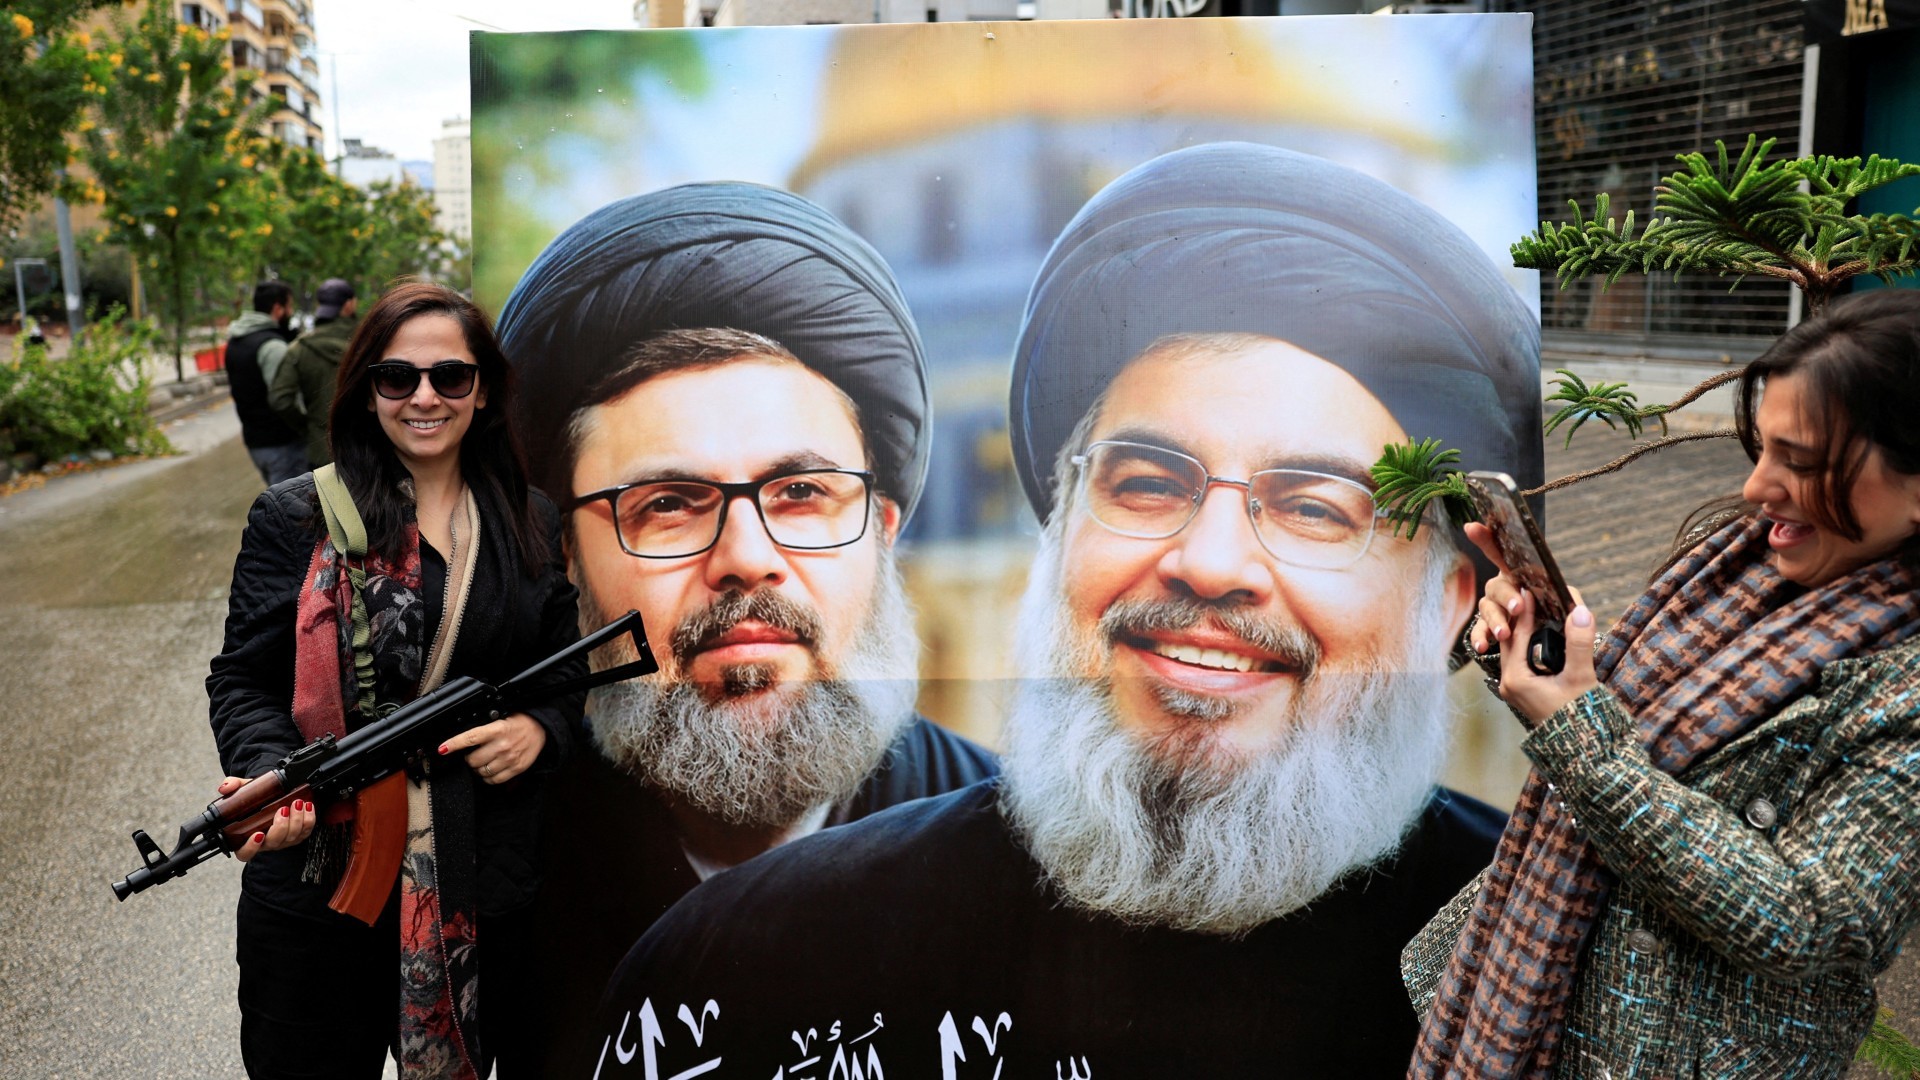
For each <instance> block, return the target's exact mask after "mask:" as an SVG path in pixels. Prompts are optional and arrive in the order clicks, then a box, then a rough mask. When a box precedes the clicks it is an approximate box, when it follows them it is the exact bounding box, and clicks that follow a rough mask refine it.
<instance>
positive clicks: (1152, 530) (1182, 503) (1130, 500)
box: [1071, 440, 1379, 570]
mask: <svg viewBox="0 0 1920 1080" xmlns="http://www.w3.org/2000/svg"><path fill="white" fill-rule="evenodd" d="M1071 460H1072V461H1073V464H1074V465H1075V466H1077V467H1078V468H1079V470H1080V491H1081V498H1083V499H1084V500H1086V504H1087V510H1088V512H1089V513H1091V514H1092V515H1093V519H1094V520H1095V521H1097V522H1099V523H1100V524H1101V525H1102V526H1103V527H1105V528H1106V529H1107V530H1108V531H1109V532H1114V533H1118V534H1119V535H1121V536H1131V537H1136V538H1139V539H1143V540H1164V539H1166V538H1167V537H1169V536H1172V535H1174V534H1175V533H1178V532H1179V531H1180V530H1182V529H1184V528H1186V527H1187V524H1188V523H1189V522H1191V521H1192V520H1193V519H1194V517H1195V515H1197V514H1199V512H1200V503H1201V501H1202V500H1204V499H1205V498H1206V496H1207V489H1209V488H1211V487H1213V486H1214V485H1215V484H1224V485H1226V486H1227V487H1237V488H1240V489H1241V491H1242V492H1243V493H1244V494H1245V496H1246V503H1247V519H1248V520H1249V521H1251V522H1252V523H1253V534H1254V536H1255V537H1256V538H1258V539H1259V541H1260V546H1261V547H1262V548H1265V549H1266V551H1267V553H1268V554H1270V555H1272V556H1273V557H1274V558H1276V559H1278V560H1280V561H1281V562H1283V563H1287V564H1288V565H1291V566H1301V567H1307V568H1309V569H1316V570H1340V569H1344V568H1346V567H1348V566H1352V565H1353V564H1354V563H1356V562H1358V561H1359V560H1360V557H1361V556H1363V555H1365V554H1366V553H1367V548H1368V546H1369V545H1370V544H1371V543H1372V542H1373V534H1374V531H1375V529H1374V526H1375V523H1376V522H1377V521H1378V520H1379V509H1378V508H1377V507H1376V506H1375V505H1374V502H1373V492H1372V491H1370V490H1369V489H1368V488H1367V487H1366V486H1365V485H1364V484H1360V483H1358V482H1356V481H1353V480H1350V479H1348V478H1346V477H1344V476H1332V475H1329V474H1327V473H1319V472H1312V471H1309V470H1305V469H1263V470H1261V471H1260V472H1257V473H1254V474H1253V475H1252V476H1250V477H1248V478H1247V479H1245V480H1232V479H1228V478H1226V477H1223V476H1215V475H1213V474H1212V473H1210V472H1208V471H1207V468H1206V466H1205V465H1202V464H1201V463H1200V462H1199V461H1198V460H1196V459H1194V458H1191V457H1188V456H1187V455H1186V454H1182V453H1180V452H1178V451H1175V450H1167V449H1165V448H1163V447H1158V446H1147V445H1145V444H1142V443H1131V442H1119V441H1112V440H1108V441H1102V442H1097V443H1094V444H1092V445H1091V446H1089V447H1087V450H1086V452H1085V453H1083V454H1076V455H1074V457H1073V458H1072V459H1071Z"/></svg>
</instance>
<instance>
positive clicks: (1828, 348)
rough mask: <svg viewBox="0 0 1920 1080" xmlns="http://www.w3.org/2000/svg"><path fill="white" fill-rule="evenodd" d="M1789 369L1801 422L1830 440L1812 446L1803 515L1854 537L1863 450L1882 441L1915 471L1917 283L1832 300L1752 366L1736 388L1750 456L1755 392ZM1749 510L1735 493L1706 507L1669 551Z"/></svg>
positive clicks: (1903, 466)
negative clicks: (1815, 460) (1815, 461)
mask: <svg viewBox="0 0 1920 1080" xmlns="http://www.w3.org/2000/svg"><path fill="white" fill-rule="evenodd" d="M1787 374H1793V375H1795V376H1797V377H1798V378H1799V379H1800V380H1801V387H1802V392H1801V395H1800V400H1801V402H1802V408H1803V409H1804V416H1803V418H1804V420H1805V421H1806V425H1807V430H1808V431H1810V432H1819V433H1821V435H1822V436H1823V437H1824V438H1825V440H1826V441H1825V445H1824V446H1821V447H1817V448H1815V450H1816V452H1817V453H1818V455H1819V457H1820V459H1821V460H1822V461H1824V463H1825V465H1826V467H1825V468H1824V469H1821V470H1819V471H1817V472H1815V473H1813V474H1812V476H1811V477H1810V478H1809V484H1808V486H1809V488H1810V493H1811V495H1812V498H1811V499H1810V500H1808V505H1807V507H1806V511H1807V516H1808V517H1809V518H1811V519H1812V520H1813V523H1814V524H1815V525H1818V526H1819V527H1821V528H1823V529H1827V530H1830V531H1832V532H1834V533H1837V534H1839V535H1841V536H1844V537H1846V538H1847V539H1849V540H1858V539H1860V537H1861V535H1862V533H1861V529H1860V522H1859V520H1858V519H1857V518H1856V517H1854V514H1853V505H1852V503H1853V498H1852V496H1853V485H1854V482H1855V481H1856V480H1858V479H1859V477H1860V469H1861V468H1862V466H1864V465H1865V463H1866V457H1867V451H1868V450H1869V449H1870V448H1878V449H1879V451H1880V454H1881V457H1882V458H1883V459H1884V460H1885V462H1886V464H1887V467H1888V468H1890V469H1892V470H1893V471H1895V472H1897V473H1902V474H1905V475H1909V476H1911V475H1914V474H1916V473H1920V423H1916V422H1915V420H1914V418H1915V417H1916V416H1920V290H1913V289H1875V290H1873V291H1871V292H1865V293H1856V294H1854V295H1852V296H1848V297H1846V298H1845V299H1842V300H1839V301H1836V302H1835V303H1834V304H1833V306H1832V307H1829V308H1828V309H1827V310H1826V312H1825V313H1823V314H1821V315H1820V316H1818V317H1817V318H1812V319H1808V320H1807V321H1805V322H1803V323H1801V324H1800V325H1798V326H1796V327H1794V328H1793V329H1791V330H1788V331H1787V332H1786V333H1785V334H1782V335H1781V336H1780V340H1778V341H1776V342H1774V343H1773V346H1772V347H1771V348H1769V349H1768V350H1767V351H1766V352H1764V353H1762V354H1760V357H1759V359H1757V360H1755V361H1753V362H1752V363H1751V364H1748V365H1747V367H1746V369H1745V370H1744V371H1743V372H1741V375H1740V381H1739V383H1738V384H1737V386H1736V388H1735V393H1734V430H1735V432H1736V433H1737V434H1738V435H1739V437H1740V445H1741V446H1742V447H1744V448H1745V449H1746V452H1747V457H1748V459H1749V460H1752V461H1755V462H1758V461H1759V460H1760V433H1759V431H1758V430H1756V428H1755V424H1754V416H1755V414H1756V413H1757V412H1758V411H1759V407H1760V395H1761V393H1762V391H1763V389H1764V388H1765V385H1766V383H1767V381H1768V380H1769V379H1773V378H1778V377H1779V376H1782V375H1787ZM1752 509H1753V508H1752V507H1750V506H1747V505H1745V504H1744V503H1742V502H1741V501H1740V500H1739V499H1738V498H1729V499H1720V500H1716V501H1714V502H1712V503H1709V504H1707V505H1706V506H1704V507H1702V508H1701V509H1700V510H1698V511H1696V512H1695V513H1694V515H1693V516H1692V517H1691V518H1689V519H1688V521H1687V523H1686V524H1685V525H1683V526H1682V527H1681V535H1680V538H1679V540H1678V549H1676V551H1675V556H1676V557H1677V556H1678V555H1679V554H1681V553H1682V551H1681V550H1679V549H1684V548H1689V547H1691V546H1692V544H1691V543H1689V542H1688V541H1689V540H1690V539H1691V540H1698V539H1699V537H1700V533H1701V532H1702V531H1703V527H1704V528H1705V529H1711V528H1712V527H1713V526H1715V525H1718V524H1723V523H1724V522H1725V521H1726V520H1727V519H1728V518H1730V517H1732V516H1735V515H1736V514H1737V513H1739V512H1751V511H1752ZM1905 553H1906V555H1907V556H1908V557H1909V558H1913V557H1915V556H1916V555H1920V542H1916V541H1909V542H1908V544H1907V547H1906V549H1905ZM1671 561H1672V560H1671V559H1670V560H1669V562H1671Z"/></svg>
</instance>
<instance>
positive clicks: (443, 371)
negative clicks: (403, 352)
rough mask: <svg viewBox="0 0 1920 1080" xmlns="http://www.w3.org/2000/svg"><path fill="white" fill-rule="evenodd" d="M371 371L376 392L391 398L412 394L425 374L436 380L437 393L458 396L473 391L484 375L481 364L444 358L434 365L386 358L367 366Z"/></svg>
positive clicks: (444, 395)
mask: <svg viewBox="0 0 1920 1080" xmlns="http://www.w3.org/2000/svg"><path fill="white" fill-rule="evenodd" d="M367 374H368V375H369V376H371V377H372V379H373V392H374V393H376V394H379V395H380V396H381V397H383V398H386V399H387V400H389V401H399V400H401V399H403V398H410V397H412V396H413V392H414V391H416V390H418V389H420V377H421V376H422V375H425V376H426V377H427V381H428V382H430V383H432V384H433V392H434V393H436V394H439V395H440V396H441V397H443V398H451V399H454V400H458V399H460V398H463V397H466V396H467V395H468V394H471V393H473V387H474V383H475V382H476V381H477V380H478V379H479V377H480V365H479V364H468V363H465V362H463V361H460V360H442V361H440V362H439V363H437V364H435V365H433V366H432V367H424V368H421V367H414V366H413V365H412V364H403V363H401V362H400V361H398V360H382V361H380V362H379V363H377V364H374V365H372V366H371V367H369V368H367Z"/></svg>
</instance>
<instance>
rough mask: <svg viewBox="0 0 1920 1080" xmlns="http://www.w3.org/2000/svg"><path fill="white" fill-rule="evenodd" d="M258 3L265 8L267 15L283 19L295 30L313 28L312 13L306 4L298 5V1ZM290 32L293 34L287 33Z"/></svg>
mask: <svg viewBox="0 0 1920 1080" xmlns="http://www.w3.org/2000/svg"><path fill="white" fill-rule="evenodd" d="M260 2H261V5H262V6H263V7H265V8H266V10H267V12H268V14H270V15H280V16H282V17H284V18H285V19H286V21H287V22H288V23H290V24H292V26H293V28H294V29H295V30H297V29H298V28H300V27H305V28H307V29H309V30H311V29H312V28H313V12H312V10H311V9H309V8H308V7H307V5H306V4H304V3H300V2H299V0H260ZM291 32H293V30H290V31H289V33H291Z"/></svg>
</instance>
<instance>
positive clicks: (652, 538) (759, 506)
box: [566, 469, 873, 559]
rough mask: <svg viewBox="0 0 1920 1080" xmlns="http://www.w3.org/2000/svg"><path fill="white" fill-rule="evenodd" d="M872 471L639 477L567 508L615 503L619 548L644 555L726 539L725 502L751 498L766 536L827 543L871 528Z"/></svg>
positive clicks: (817, 547)
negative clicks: (739, 477)
mask: <svg viewBox="0 0 1920 1080" xmlns="http://www.w3.org/2000/svg"><path fill="white" fill-rule="evenodd" d="M872 492H873V474H872V473H870V472H863V471H860V470H857V469H801V470H795V471H793V472H786V473H781V474H780V475H778V476H773V477H769V478H767V479H765V480H747V481H741V482H736V483H724V482H720V481H708V480H641V481H637V482H635V483H631V484H620V485H618V486H616V487H610V488H602V489H601V490H599V491H594V492H589V493H588V494H585V495H579V496H576V497H574V498H573V499H572V500H570V501H569V502H568V503H567V506H566V508H567V510H569V511H572V510H577V509H579V508H580V507H582V506H585V505H587V504H588V503H592V502H600V501H604V502H606V504H607V505H608V507H609V508H610V509H611V510H612V511H613V530H614V535H615V536H617V537H619V539H620V550H622V551H624V552H626V553H627V554H629V555H632V556H634V557H635V558H640V559H682V558H686V557H687V556H690V555H698V554H700V553H702V552H704V551H706V550H708V549H709V548H711V547H713V545H715V544H717V543H719V542H720V533H721V530H723V529H725V528H726V527H727V508H728V507H729V506H732V505H733V501H734V500H735V499H738V498H741V497H746V498H750V499H752V500H753V508H754V509H755V510H756V511H758V512H759V514H760V523H761V524H762V525H764V526H766V529H767V537H768V539H770V540H772V541H773V542H774V543H775V544H778V545H779V546H781V547H783V548H793V549H795V550H798V551H825V550H827V549H829V548H837V547H845V546H846V545H848V544H851V543H853V542H854V541H856V540H859V539H860V538H861V537H862V536H865V535H866V533H867V520H868V518H869V517H870V516H871V514H872V508H873V499H872Z"/></svg>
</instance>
